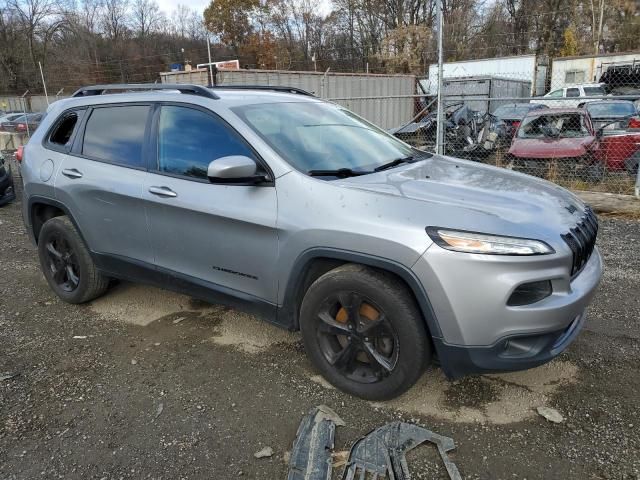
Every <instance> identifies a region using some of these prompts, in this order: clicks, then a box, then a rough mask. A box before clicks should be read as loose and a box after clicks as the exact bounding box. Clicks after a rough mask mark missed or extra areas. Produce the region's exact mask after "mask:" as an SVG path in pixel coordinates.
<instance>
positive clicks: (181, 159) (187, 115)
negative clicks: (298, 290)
mask: <svg viewBox="0 0 640 480" xmlns="http://www.w3.org/2000/svg"><path fill="white" fill-rule="evenodd" d="M156 115H157V120H156V122H155V124H157V128H156V135H155V137H156V139H157V140H156V144H157V161H156V165H155V166H154V165H152V166H151V168H150V173H148V174H147V177H146V180H145V185H144V190H143V196H144V199H145V204H146V209H147V216H148V221H149V227H150V234H151V242H152V245H153V251H154V255H155V263H156V265H157V266H158V267H159V269H161V270H162V271H167V272H168V273H171V272H175V273H178V274H180V275H181V276H182V277H186V279H187V280H192V281H194V282H196V283H202V282H206V283H207V284H209V285H208V286H209V287H210V288H217V287H222V289H223V290H226V289H230V290H231V293H232V294H244V295H245V296H246V294H249V295H250V296H252V297H256V298H258V299H262V300H266V301H267V302H271V303H275V301H276V297H277V281H276V275H275V265H276V262H277V256H278V236H277V231H276V217H277V199H276V190H275V187H273V186H272V185H271V186H251V185H249V186H247V185H244V186H243V185H232V184H226V185H222V184H212V183H210V182H209V180H208V179H207V167H208V165H209V163H210V162H211V161H215V160H216V159H218V158H221V157H224V156H228V155H245V156H248V157H251V158H253V159H254V160H256V162H259V160H258V158H257V156H256V154H255V153H254V152H253V150H252V149H251V147H249V145H248V144H247V143H246V142H245V141H244V139H242V138H241V137H240V135H239V134H238V133H236V132H235V131H234V130H233V129H232V128H231V127H230V126H229V125H228V124H227V123H226V122H224V121H223V120H222V119H221V118H220V117H218V116H217V115H215V114H213V113H212V112H210V111H208V110H204V109H200V108H198V107H194V106H187V105H175V104H170V105H169V104H167V105H162V106H161V108H160V111H159V112H157V113H156Z"/></svg>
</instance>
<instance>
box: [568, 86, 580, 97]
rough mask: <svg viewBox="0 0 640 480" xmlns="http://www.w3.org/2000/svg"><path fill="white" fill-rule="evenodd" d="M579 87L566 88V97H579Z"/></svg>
mask: <svg viewBox="0 0 640 480" xmlns="http://www.w3.org/2000/svg"><path fill="white" fill-rule="evenodd" d="M579 96H580V89H579V88H567V97H579Z"/></svg>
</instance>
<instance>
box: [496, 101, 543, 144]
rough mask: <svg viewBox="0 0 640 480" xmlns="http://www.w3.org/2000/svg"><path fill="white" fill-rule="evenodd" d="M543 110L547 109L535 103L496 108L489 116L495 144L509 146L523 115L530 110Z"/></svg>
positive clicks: (506, 105) (512, 104)
mask: <svg viewBox="0 0 640 480" xmlns="http://www.w3.org/2000/svg"><path fill="white" fill-rule="evenodd" d="M543 108H548V107H547V106H546V105H542V104H535V103H508V104H505V105H501V106H499V107H498V108H496V109H495V110H494V111H493V113H492V114H491V115H492V117H493V122H492V126H491V131H493V132H495V133H496V135H497V143H498V144H499V145H509V144H510V143H511V139H512V138H513V135H514V134H515V133H516V130H518V127H519V126H520V122H522V119H523V118H524V117H525V115H526V114H527V113H529V112H530V111H532V110H540V109H543Z"/></svg>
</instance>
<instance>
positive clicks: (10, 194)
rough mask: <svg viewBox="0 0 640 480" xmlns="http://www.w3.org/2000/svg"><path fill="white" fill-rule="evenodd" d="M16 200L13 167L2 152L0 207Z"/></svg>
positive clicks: (0, 155)
mask: <svg viewBox="0 0 640 480" xmlns="http://www.w3.org/2000/svg"><path fill="white" fill-rule="evenodd" d="M15 198H16V194H15V189H14V186H13V175H12V174H11V165H9V162H8V161H7V159H6V158H5V157H4V155H3V154H2V153H1V152H0V207H2V206H4V205H6V204H7V203H9V202H11V201H12V200H14V199H15Z"/></svg>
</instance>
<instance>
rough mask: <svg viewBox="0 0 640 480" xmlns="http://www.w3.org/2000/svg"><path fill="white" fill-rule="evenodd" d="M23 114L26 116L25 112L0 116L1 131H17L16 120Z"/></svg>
mask: <svg viewBox="0 0 640 480" xmlns="http://www.w3.org/2000/svg"><path fill="white" fill-rule="evenodd" d="M23 116H24V113H8V114H7V115H4V116H3V117H0V132H13V131H15V123H14V120H16V119H18V118H20V117H23Z"/></svg>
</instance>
